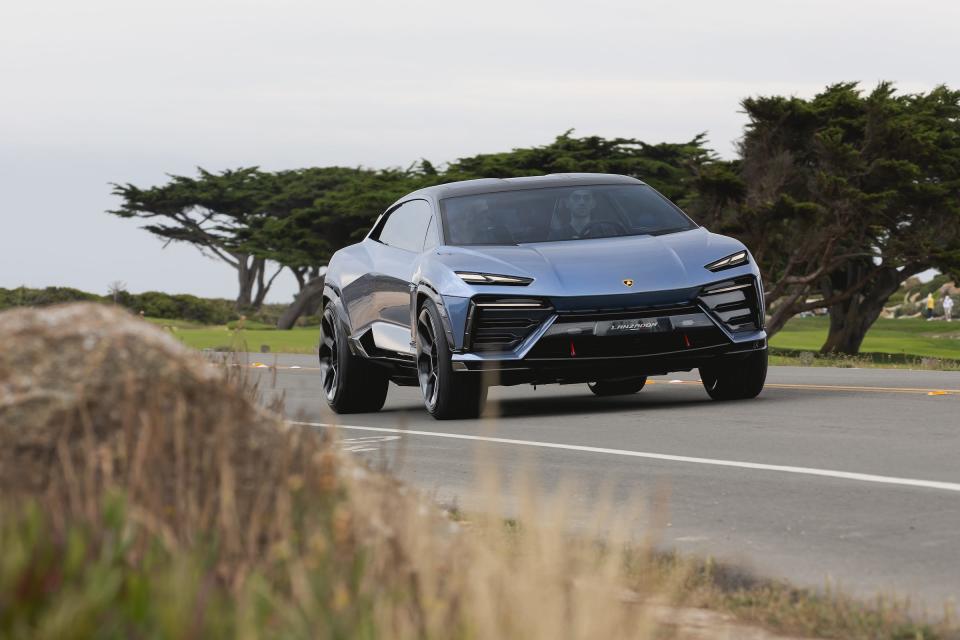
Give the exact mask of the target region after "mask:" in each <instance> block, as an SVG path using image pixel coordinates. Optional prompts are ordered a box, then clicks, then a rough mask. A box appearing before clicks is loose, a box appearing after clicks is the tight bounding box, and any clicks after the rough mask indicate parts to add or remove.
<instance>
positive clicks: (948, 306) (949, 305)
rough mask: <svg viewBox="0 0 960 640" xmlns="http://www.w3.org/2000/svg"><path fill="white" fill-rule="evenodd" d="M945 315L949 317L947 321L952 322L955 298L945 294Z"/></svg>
mask: <svg viewBox="0 0 960 640" xmlns="http://www.w3.org/2000/svg"><path fill="white" fill-rule="evenodd" d="M943 317H944V318H946V319H947V322H950V319H951V318H952V317H953V298H951V297H950V296H943Z"/></svg>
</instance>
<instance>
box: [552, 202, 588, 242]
mask: <svg viewBox="0 0 960 640" xmlns="http://www.w3.org/2000/svg"><path fill="white" fill-rule="evenodd" d="M566 205H567V210H568V211H569V212H570V221H569V222H566V223H560V224H559V225H557V226H556V227H553V228H552V229H550V236H549V239H550V240H573V239H575V238H581V237H583V233H584V232H585V231H587V230H588V229H589V227H590V223H591V222H592V221H593V220H592V218H593V216H592V214H593V210H594V208H595V207H596V206H597V203H596V201H595V200H594V199H593V194H592V193H590V190H589V189H577V190H576V191H574V192H573V193H571V194H570V195H569V196H567V199H566Z"/></svg>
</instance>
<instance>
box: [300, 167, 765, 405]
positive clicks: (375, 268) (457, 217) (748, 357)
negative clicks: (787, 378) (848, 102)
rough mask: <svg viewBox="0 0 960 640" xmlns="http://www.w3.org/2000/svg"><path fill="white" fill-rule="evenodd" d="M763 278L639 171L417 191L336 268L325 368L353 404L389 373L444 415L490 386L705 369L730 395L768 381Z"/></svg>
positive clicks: (374, 400)
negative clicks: (639, 175)
mask: <svg viewBox="0 0 960 640" xmlns="http://www.w3.org/2000/svg"><path fill="white" fill-rule="evenodd" d="M763 323H764V305H763V289H762V286H761V282H760V272H759V270H758V269H757V265H756V263H755V262H754V261H753V258H752V256H751V255H750V252H749V251H748V250H747V248H746V247H745V246H744V245H743V244H741V243H740V242H738V241H737V240H734V239H733V238H728V237H725V236H721V235H716V234H714V233H710V232H709V231H707V230H706V229H704V228H703V227H700V226H698V225H697V224H696V223H694V222H693V221H692V220H691V219H690V218H688V217H687V216H686V215H685V214H684V213H683V211H681V210H680V209H679V208H678V207H677V206H675V205H674V204H673V203H671V202H670V201H669V200H667V199H666V198H665V197H663V196H662V195H660V193H658V192H657V191H656V190H654V189H653V188H651V187H650V186H648V185H646V184H644V183H643V182H641V181H640V180H637V179H634V178H630V177H626V176H618V175H604V174H583V173H580V174H556V175H548V176H538V177H529V178H508V179H482V180H468V181H464V182H454V183H450V184H444V185H439V186H434V187H429V188H426V189H421V190H419V191H415V192H413V193H411V194H409V195H407V196H406V197H404V198H401V199H400V200H398V201H397V202H396V203H395V204H394V205H393V206H391V207H390V208H389V209H387V211H386V212H385V213H384V214H383V215H381V216H380V218H379V219H378V220H377V222H376V224H374V225H373V228H372V229H371V230H370V233H369V234H368V235H367V237H366V238H364V240H363V241H362V242H359V243H357V244H354V245H351V246H349V247H345V248H343V249H341V250H340V251H338V252H337V253H336V254H334V256H333V258H332V259H331V261H330V265H329V268H328V271H327V275H326V282H325V286H324V293H323V319H322V326H321V334H320V350H319V351H320V352H319V356H320V369H321V376H322V384H323V392H324V394H325V396H326V399H327V402H328V403H329V404H330V406H331V407H332V408H333V410H334V411H336V412H338V413H351V412H365V411H378V410H379V409H380V408H381V407H383V403H384V401H385V399H386V395H387V387H388V385H389V382H390V381H393V382H394V383H396V384H398V385H410V386H419V387H420V390H421V392H422V393H423V401H424V404H425V405H426V408H427V411H429V412H430V414H431V415H433V416H434V417H435V418H441V419H443V418H467V417H476V416H477V415H478V414H479V413H480V411H481V410H482V408H483V405H484V402H485V401H486V395H487V389H488V387H489V386H491V385H497V384H499V385H514V384H524V383H527V384H546V383H551V382H559V383H586V384H588V385H589V387H590V389H591V391H593V393H595V394H597V395H599V396H608V395H619V394H630V393H636V392H637V391H639V390H640V389H641V388H643V386H644V383H645V382H646V379H647V376H650V375H662V374H666V373H669V372H671V371H689V370H691V369H694V368H697V369H699V370H700V378H701V379H702V381H703V385H704V387H705V388H706V390H707V393H709V394H710V396H711V397H712V398H713V399H715V400H736V399H745V398H752V397H754V396H756V395H757V394H758V393H760V391H761V390H762V389H763V384H764V380H765V379H766V373H767V335H766V333H765V332H764V329H763Z"/></svg>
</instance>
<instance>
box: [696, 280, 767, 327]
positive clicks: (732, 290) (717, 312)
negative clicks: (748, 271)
mask: <svg viewBox="0 0 960 640" xmlns="http://www.w3.org/2000/svg"><path fill="white" fill-rule="evenodd" d="M699 299H700V302H702V303H703V304H704V306H706V307H707V309H709V310H710V312H711V313H712V314H713V315H714V316H715V317H716V318H717V319H719V320H720V322H722V323H723V325H724V326H725V327H726V329H727V331H729V332H730V333H740V332H745V331H757V330H759V329H760V328H762V327H763V310H762V309H761V308H760V304H759V300H760V298H759V295H758V293H757V284H756V280H755V279H754V278H753V277H752V276H747V277H744V278H736V279H734V280H726V281H724V282H718V283H716V284H712V285H709V286H707V287H704V288H703V289H702V290H701V291H700V295H699Z"/></svg>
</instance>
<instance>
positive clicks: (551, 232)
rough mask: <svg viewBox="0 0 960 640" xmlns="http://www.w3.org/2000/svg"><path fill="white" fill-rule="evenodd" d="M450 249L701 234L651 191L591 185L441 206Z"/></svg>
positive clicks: (450, 201)
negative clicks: (695, 231) (478, 245)
mask: <svg viewBox="0 0 960 640" xmlns="http://www.w3.org/2000/svg"><path fill="white" fill-rule="evenodd" d="M440 210H441V213H442V215H443V227H444V237H445V239H446V242H447V244H449V245H476V244H483V245H510V244H522V243H526V242H553V241H567V240H582V239H587V238H611V237H617V236H637V235H662V234H665V233H674V232H677V231H686V230H688V229H694V228H696V226H697V225H696V224H695V223H694V222H693V221H692V220H690V218H688V217H687V216H686V215H685V214H684V213H683V212H682V211H681V210H680V209H679V208H677V207H676V206H674V205H673V204H672V203H671V202H670V201H669V200H667V199H666V198H664V197H663V196H661V195H660V194H659V193H657V192H656V191H655V190H653V189H651V188H650V187H648V186H646V185H639V184H638V185H622V184H621V185H588V186H576V187H552V188H543V189H524V190H518V191H501V192H497V193H483V194H478V195H472V196H457V197H453V198H445V199H443V200H441V201H440Z"/></svg>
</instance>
